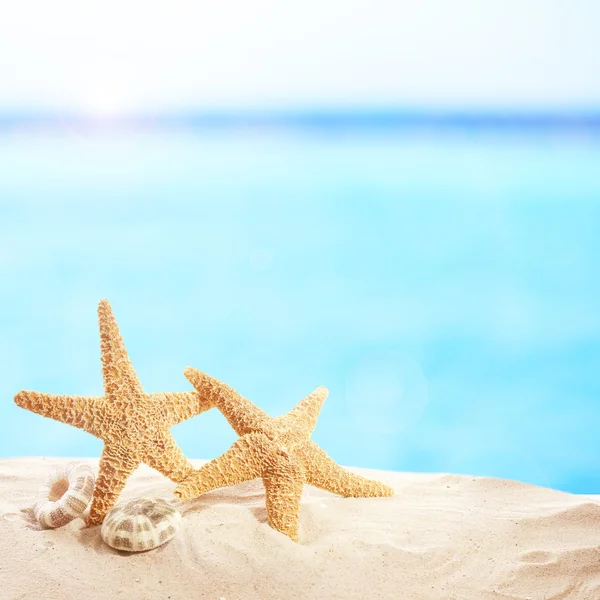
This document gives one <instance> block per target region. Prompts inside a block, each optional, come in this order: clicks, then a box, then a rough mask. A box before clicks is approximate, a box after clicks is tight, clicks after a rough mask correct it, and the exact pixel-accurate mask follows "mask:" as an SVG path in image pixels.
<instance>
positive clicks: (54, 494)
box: [33, 461, 94, 528]
mask: <svg viewBox="0 0 600 600" xmlns="http://www.w3.org/2000/svg"><path fill="white" fill-rule="evenodd" d="M39 493H40V496H41V498H40V499H39V500H38V501H37V502H36V503H35V504H34V506H33V514H34V516H35V518H36V519H37V520H38V522H39V524H40V525H41V526H42V527H44V528H54V527H62V526H63V525H66V524H67V523H70V522H71V521H72V520H73V519H76V518H77V517H81V515H82V514H83V511H84V510H85V509H86V508H87V507H88V504H89V503H90V502H91V500H92V496H93V494H94V473H93V471H92V469H91V467H90V466H89V465H87V464H85V463H82V462H77V461H71V462H68V463H67V464H66V465H65V466H63V467H60V468H58V469H55V470H54V471H53V472H52V473H51V474H50V476H49V477H48V480H47V481H46V483H45V484H44V485H43V486H42V487H41V488H40V492H39Z"/></svg>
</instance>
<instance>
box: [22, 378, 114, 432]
mask: <svg viewBox="0 0 600 600" xmlns="http://www.w3.org/2000/svg"><path fill="white" fill-rule="evenodd" d="M105 402H106V399H105V398H103V397H101V396H59V395H56V394H46V393H43V392H32V391H28V390H22V391H20V392H19V393H18V394H17V395H16V396H15V403H16V404H17V405H18V406H20V407H21V408H26V409H27V410H30V411H32V412H34V413H37V414H38V415H42V416H43V417H48V418H49V419H54V420H55V421H60V422H61V423H66V424H67V425H73V427H78V428H79V429H83V430H85V431H87V432H88V433H91V434H92V435H95V436H96V437H102V408H103V406H104V404H105Z"/></svg>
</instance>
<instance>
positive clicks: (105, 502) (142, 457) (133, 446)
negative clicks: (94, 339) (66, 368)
mask: <svg viewBox="0 0 600 600" xmlns="http://www.w3.org/2000/svg"><path fill="white" fill-rule="evenodd" d="M98 321H99V325H100V350H101V359H102V375H103V379H104V391H105V396H87V397H80V396H59V395H54V394H45V393H40V392H31V391H21V392H19V393H18V394H17V395H16V396H15V402H16V403H17V404H18V405H19V406H21V407H23V408H26V409H28V410H31V411H33V412H35V413H38V414H40V415H43V416H44V417H50V418H51V419H55V420H56V421H61V422H62V423H67V424H69V425H73V426H74V427H79V428H80V429H84V430H85V431H87V432H88V433H91V434H92V435H95V436H96V437H98V438H100V439H102V440H103V441H104V449H103V451H102V456H101V458H100V468H99V473H98V477H97V479H96V487H95V489H94V496H93V498H92V505H91V507H90V514H89V517H88V525H98V524H100V523H102V521H103V520H104V517H105V515H106V513H107V512H108V511H109V510H110V509H111V508H112V507H113V506H114V505H115V503H116V501H117V499H118V497H119V495H120V493H121V491H122V490H123V488H124V487H125V483H126V481H127V479H128V477H129V476H130V475H131V474H132V473H133V471H134V470H135V469H136V468H137V467H138V466H139V464H140V463H142V462H143V463H146V464H147V465H149V466H151V467H153V468H154V469H156V470H157V471H159V472H160V473H162V474H163V475H165V476H166V477H169V478H170V479H172V480H173V481H175V482H180V481H183V480H184V479H185V478H186V477H187V476H188V475H190V474H191V473H192V472H193V470H194V469H193V466H192V464H191V463H190V462H189V461H188V460H187V458H185V456H184V455H183V453H182V452H181V449H180V448H179V446H177V444H176V443H175V440H174V439H173V437H172V436H171V433H170V431H169V430H170V428H171V427H172V426H173V425H176V424H177V423H181V422H182V421H185V420H186V419H189V418H190V417H193V416H195V415H197V414H199V413H201V412H203V411H205V410H206V409H207V408H209V406H208V405H207V404H206V403H205V402H203V401H202V399H201V398H200V396H199V394H198V393H197V392H194V391H192V392H157V393H154V394H146V393H145V392H144V390H143V389H142V386H141V384H140V382H139V380H138V378H137V375H136V373H135V370H134V368H133V365H132V364H131V361H130V360H129V356H128V355H127V350H126V349H125V344H124V343H123V339H122V338H121V335H120V333H119V327H118V325H117V322H116V320H115V317H114V315H113V313H112V309H111V307H110V304H109V303H108V300H101V301H100V303H99V305H98Z"/></svg>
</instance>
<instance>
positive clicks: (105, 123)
mask: <svg viewBox="0 0 600 600" xmlns="http://www.w3.org/2000/svg"><path fill="white" fill-rule="evenodd" d="M64 126H68V127H76V128H83V129H88V128H90V129H96V128H106V127H108V128H115V127H116V128H125V129H129V128H136V129H137V128H159V129H160V128H178V127H186V128H191V129H196V128H198V129H228V128H239V127H256V128H267V129H268V128H273V127H275V128H292V129H297V128H301V129H346V128H349V129H356V128H358V129H413V128H424V127H425V128H427V127H436V128H437V127H441V128H447V129H455V128H458V129H462V128H476V127H482V128H486V129H487V128H491V129H497V128H502V129H504V128H506V129H577V130H580V129H594V130H596V129H600V107H599V108H580V109H569V108H566V109H557V108H545V109H535V108H503V109H498V108H445V109H443V108H422V109H416V108H385V107H384V108H369V107H366V108H343V107H338V108H335V107H333V108H331V107H327V108H320V107H307V108H246V109H235V108H228V109H183V110H173V111H166V110H165V111H145V112H142V111H140V112H137V113H129V114H125V113H124V114H95V115H94V114H86V113H84V112H79V111H72V110H71V111H64V110H27V109H21V110H18V109H14V110H10V109H5V110H2V109H0V130H2V129H13V128H16V129H20V128H28V127H43V128H46V127H48V128H52V129H54V128H56V127H58V128H60V127H64Z"/></svg>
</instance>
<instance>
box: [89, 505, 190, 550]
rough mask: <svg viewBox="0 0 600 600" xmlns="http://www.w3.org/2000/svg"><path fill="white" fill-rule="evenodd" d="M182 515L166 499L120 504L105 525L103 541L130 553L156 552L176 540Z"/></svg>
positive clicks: (109, 514) (111, 512) (105, 520)
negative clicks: (153, 550)
mask: <svg viewBox="0 0 600 600" xmlns="http://www.w3.org/2000/svg"><path fill="white" fill-rule="evenodd" d="M180 526H181V514H180V513H179V512H178V511H177V510H176V509H174V508H173V507H172V506H171V505H170V504H169V503H168V502H167V501H166V500H163V499H162V498H135V499H133V500H129V501H128V502H121V503H119V504H117V505H116V506H115V507H114V508H113V509H112V510H111V511H110V512H109V513H108V514H107V515H106V518H105V519H104V522H103V523H102V528H101V530H100V534H101V536H102V539H103V540H104V541H105V542H106V543H107V544H108V545H109V546H111V547H112V548H116V549H117V550H125V551H127V552H141V551H143V550H152V548H156V547H157V546H160V545H161V544H164V543H165V542H168V541H169V540H170V539H172V538H173V537H174V536H175V535H176V533H177V531H178V530H179V527H180Z"/></svg>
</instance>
